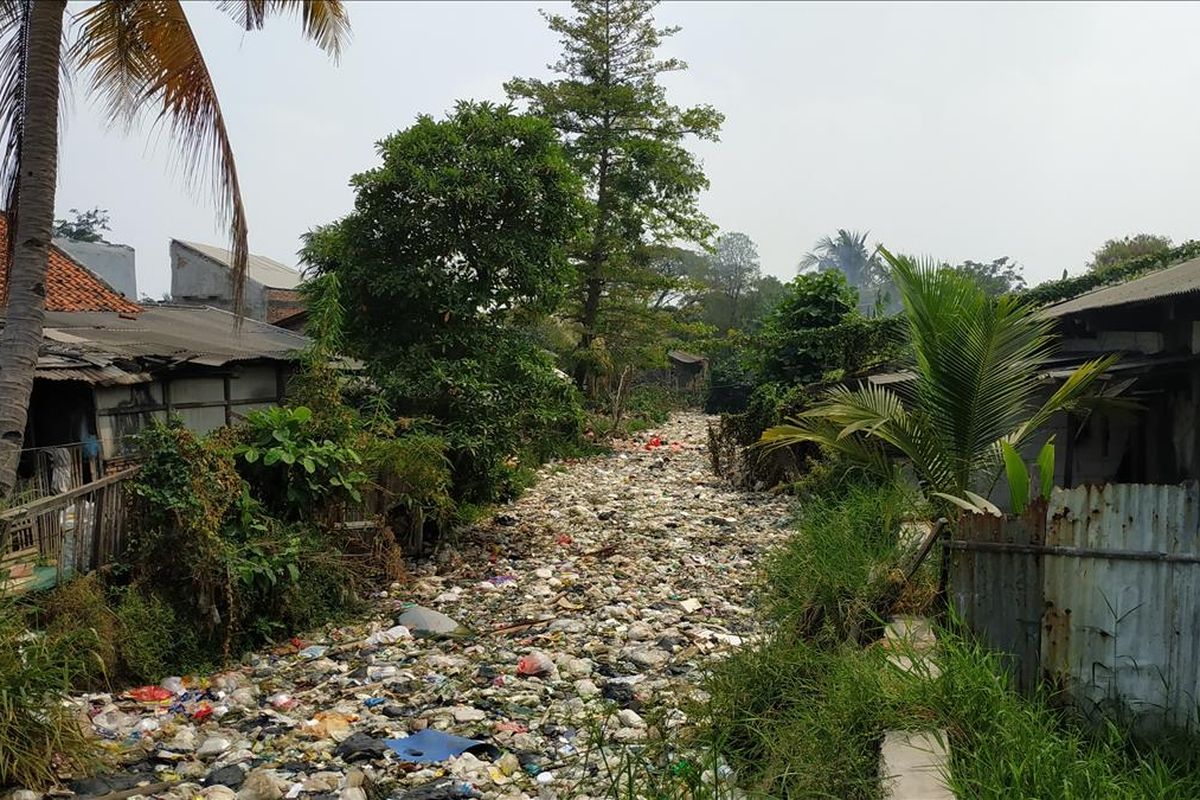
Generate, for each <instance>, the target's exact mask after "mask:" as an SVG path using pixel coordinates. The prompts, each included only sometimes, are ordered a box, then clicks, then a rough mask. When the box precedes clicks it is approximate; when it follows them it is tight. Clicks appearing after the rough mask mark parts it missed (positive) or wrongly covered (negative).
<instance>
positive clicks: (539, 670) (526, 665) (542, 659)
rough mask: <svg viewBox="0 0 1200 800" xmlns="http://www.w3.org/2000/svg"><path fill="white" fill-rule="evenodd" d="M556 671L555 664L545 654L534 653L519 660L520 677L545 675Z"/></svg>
mask: <svg viewBox="0 0 1200 800" xmlns="http://www.w3.org/2000/svg"><path fill="white" fill-rule="evenodd" d="M553 669H554V662H553V661H551V660H550V656H548V655H546V654H545V653H539V652H537V651H534V652H532V653H530V654H529V655H527V656H521V657H520V658H519V659H517V674H518V675H545V674H547V673H548V672H550V671H551V670H553Z"/></svg>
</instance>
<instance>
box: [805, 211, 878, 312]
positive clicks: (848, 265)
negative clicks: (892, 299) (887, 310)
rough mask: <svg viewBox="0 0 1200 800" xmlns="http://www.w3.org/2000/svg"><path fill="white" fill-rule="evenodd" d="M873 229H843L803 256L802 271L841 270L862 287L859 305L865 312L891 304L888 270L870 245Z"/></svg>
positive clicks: (854, 284)
mask: <svg viewBox="0 0 1200 800" xmlns="http://www.w3.org/2000/svg"><path fill="white" fill-rule="evenodd" d="M868 236H870V232H869V231H868V232H859V231H848V230H846V229H844V228H839V229H838V232H837V234H836V235H834V236H825V237H823V238H822V239H820V240H818V241H817V243H816V244H815V245H813V249H812V250H810V251H809V252H807V253H805V254H804V257H803V258H801V259H800V264H799V268H800V271H801V272H805V271H808V270H812V269H816V270H819V271H820V272H829V271H831V270H838V271H840V272H841V273H842V274H844V275H845V276H846V280H847V281H849V283H850V285H851V286H853V287H855V288H856V289H858V302H859V307H860V308H862V309H863V310H864V311H865V310H869V309H871V308H874V307H876V306H878V305H881V304H882V305H887V303H888V297H887V295H888V292H887V288H888V272H887V268H886V267H885V266H884V265H883V262H881V261H880V260H879V254H878V252H877V251H876V250H874V249H871V248H870V247H868V246H867V237H868Z"/></svg>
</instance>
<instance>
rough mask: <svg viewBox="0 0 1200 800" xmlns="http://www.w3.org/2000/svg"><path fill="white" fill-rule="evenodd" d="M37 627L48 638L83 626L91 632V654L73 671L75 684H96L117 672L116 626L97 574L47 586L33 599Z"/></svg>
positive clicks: (105, 681) (114, 617)
mask: <svg viewBox="0 0 1200 800" xmlns="http://www.w3.org/2000/svg"><path fill="white" fill-rule="evenodd" d="M35 612H36V613H35V616H36V621H37V624H38V627H39V628H40V629H41V630H44V631H45V632H46V635H47V636H49V637H51V638H52V639H61V638H67V637H70V636H72V635H74V634H75V632H77V631H80V630H84V631H92V632H93V633H94V634H95V642H94V647H93V651H94V653H95V656H96V657H95V658H88V659H84V660H83V661H82V662H81V663H80V664H79V666H80V670H79V672H78V673H77V674H76V675H75V688H79V689H84V688H100V687H102V686H104V684H105V683H107V682H108V681H109V680H111V679H112V678H114V677H115V676H117V675H118V673H119V671H120V664H119V662H118V649H117V646H118V643H119V641H120V636H119V635H118V633H119V626H118V620H117V617H116V615H114V614H113V612H112V611H111V610H110V609H109V604H108V598H107V597H106V594H105V589H104V584H103V583H102V582H101V581H100V577H99V576H98V575H97V574H95V573H92V574H90V575H85V576H83V577H79V578H74V579H73V580H69V581H67V582H66V583H63V584H60V585H59V586H56V587H54V588H53V589H50V590H49V591H47V592H45V593H43V594H41V595H40V596H38V597H37V599H36V606H35Z"/></svg>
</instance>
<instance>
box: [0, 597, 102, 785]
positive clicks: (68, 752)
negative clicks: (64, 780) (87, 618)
mask: <svg viewBox="0 0 1200 800" xmlns="http://www.w3.org/2000/svg"><path fill="white" fill-rule="evenodd" d="M27 622H28V620H27V612H26V610H25V609H24V608H22V607H20V606H18V605H17V604H16V603H14V602H13V601H12V600H9V599H5V598H2V597H0V786H11V785H15V786H23V787H27V788H43V787H46V786H49V785H51V784H53V783H54V782H55V777H56V776H55V772H56V767H57V766H59V765H66V764H73V765H74V766H77V767H79V766H83V767H86V766H89V765H92V764H94V763H95V760H96V750H95V749H94V745H93V743H92V740H91V739H89V738H88V737H87V736H86V735H85V734H84V732H83V728H82V727H81V725H80V722H79V720H78V719H77V718H76V716H75V714H74V712H73V711H72V710H71V709H70V708H69V707H67V706H65V705H64V704H63V699H64V697H65V693H66V692H67V690H68V689H69V688H70V687H71V686H72V685H74V684H75V683H76V682H77V681H79V680H86V679H88V678H90V677H91V676H93V675H94V674H95V669H96V665H97V663H98V662H99V656H98V655H97V653H96V647H97V644H98V642H97V636H96V634H95V632H94V631H92V630H89V629H85V628H78V629H76V630H74V631H72V632H62V633H58V634H56V635H48V634H44V633H33V632H31V631H30V630H29V628H28V627H27Z"/></svg>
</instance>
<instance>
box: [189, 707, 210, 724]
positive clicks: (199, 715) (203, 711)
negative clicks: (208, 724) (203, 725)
mask: <svg viewBox="0 0 1200 800" xmlns="http://www.w3.org/2000/svg"><path fill="white" fill-rule="evenodd" d="M212 713H213V710H212V706H210V705H208V704H207V703H205V704H204V705H202V706H200V707H199V708H197V709H196V710H195V711H193V712H192V719H194V720H195V721H196V722H203V721H204V720H206V719H208V718H209V717H211V716H212Z"/></svg>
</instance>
